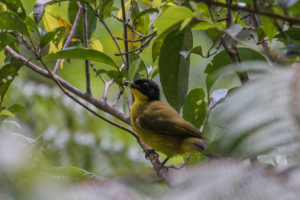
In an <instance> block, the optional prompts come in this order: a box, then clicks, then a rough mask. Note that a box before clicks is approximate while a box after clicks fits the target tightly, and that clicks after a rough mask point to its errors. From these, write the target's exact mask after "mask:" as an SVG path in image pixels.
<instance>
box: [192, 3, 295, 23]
mask: <svg viewBox="0 0 300 200" xmlns="http://www.w3.org/2000/svg"><path fill="white" fill-rule="evenodd" d="M196 2H204V3H206V4H207V5H214V6H220V7H224V8H230V9H231V10H234V11H236V10H240V11H246V12H250V13H255V14H258V15H263V16H267V17H272V18H276V19H281V20H284V21H288V22H290V23H298V24H299V23H300V19H299V18H295V17H290V16H285V15H279V14H276V13H271V12H265V11H262V10H258V9H255V8H249V7H241V6H237V5H233V4H224V3H220V2H217V1H212V0H197V1H196Z"/></svg>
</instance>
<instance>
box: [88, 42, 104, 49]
mask: <svg viewBox="0 0 300 200" xmlns="http://www.w3.org/2000/svg"><path fill="white" fill-rule="evenodd" d="M89 47H90V48H92V49H95V50H97V51H100V52H103V45H102V43H101V42H100V40H98V39H90V40H89Z"/></svg>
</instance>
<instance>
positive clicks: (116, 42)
mask: <svg viewBox="0 0 300 200" xmlns="http://www.w3.org/2000/svg"><path fill="white" fill-rule="evenodd" d="M96 15H97V16H98V19H99V21H100V22H101V23H102V25H103V26H104V28H105V29H106V31H107V32H108V34H109V35H110V37H111V38H112V39H113V41H114V42H115V45H116V47H117V49H118V51H119V53H120V54H123V51H122V49H121V47H120V45H119V43H118V40H117V38H116V37H115V36H114V35H113V33H112V32H111V30H110V29H109V27H108V26H107V24H106V23H105V21H104V19H103V18H102V17H101V16H100V15H99V14H97V13H96ZM121 58H122V61H123V63H126V59H125V57H124V56H123V55H122V56H121Z"/></svg>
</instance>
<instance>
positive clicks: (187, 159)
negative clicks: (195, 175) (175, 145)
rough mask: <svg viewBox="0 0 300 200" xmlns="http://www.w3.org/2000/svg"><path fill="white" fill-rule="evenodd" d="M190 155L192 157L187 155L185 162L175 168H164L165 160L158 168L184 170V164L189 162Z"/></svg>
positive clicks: (169, 166) (168, 166)
mask: <svg viewBox="0 0 300 200" xmlns="http://www.w3.org/2000/svg"><path fill="white" fill-rule="evenodd" d="M192 155H193V154H191V153H190V154H189V155H188V157H187V158H186V160H185V161H184V162H183V163H182V164H181V165H179V166H175V165H167V166H164V164H165V163H166V162H167V160H165V161H164V162H163V163H162V164H161V166H160V167H166V168H168V169H176V170H179V169H182V168H184V167H185V166H186V164H187V163H188V162H189V160H190V158H191V156H192Z"/></svg>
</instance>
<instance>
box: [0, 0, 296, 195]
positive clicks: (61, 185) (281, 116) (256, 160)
mask: <svg viewBox="0 0 300 200" xmlns="http://www.w3.org/2000/svg"><path fill="white" fill-rule="evenodd" d="M121 2H122V1H117V0H114V1H113V0H80V1H78V2H77V1H74V0H72V1H69V0H37V1H35V0H11V1H8V0H0V29H1V33H0V64H1V65H2V66H1V68H0V82H1V85H0V199H4V200H6V199H8V200H11V199H17V200H18V199H22V200H23V199H25V200H27V199H28V200H29V199H199V198H201V199H298V198H299V194H298V193H299V187H300V185H299V180H300V177H299V170H298V169H299V166H300V160H299V155H300V151H299V146H300V140H299V138H300V137H299V133H300V129H299V123H300V114H299V113H300V104H299V103H300V101H299V94H300V89H299V88H300V87H299V86H300V83H299V79H300V71H299V61H300V59H299V56H300V37H299V35H300V28H299V26H300V20H299V17H300V1H296V0H274V1H251V0H241V1H235V0H234V1H232V5H231V6H232V8H233V9H232V10H231V9H229V8H228V5H227V4H229V3H230V2H231V1H200V0H194V1H192V0H185V1H184V0H183V1H175V0H136V1H133V0H128V1H125V3H124V9H125V11H126V15H127V16H126V17H127V19H128V22H126V23H128V26H127V27H126V28H127V32H128V37H127V42H128V49H129V51H130V52H131V53H130V55H129V56H128V57H129V63H130V69H129V70H128V71H126V69H125V68H124V63H123V59H122V58H121V56H120V55H116V54H120V53H121V52H120V51H119V50H118V47H117V45H116V41H118V44H119V46H120V49H122V51H123V52H124V44H125V43H126V41H125V42H124V38H123V37H124V35H123V31H124V30H123V25H124V21H122V20H123V19H122V16H123V15H122V14H123V13H122V8H121V7H122V5H121ZM208 2H209V3H208ZM78 3H80V4H81V5H82V4H86V6H87V10H86V14H87V24H88V26H87V38H88V45H87V46H88V48H83V47H82V46H83V43H84V37H83V36H84V35H85V33H84V27H83V24H84V23H83V19H82V17H81V18H80V19H79V21H78V26H77V27H76V29H75V34H74V36H73V37H72V38H70V44H69V45H68V48H65V49H62V47H63V45H64V44H65V43H66V41H67V39H68V36H69V35H70V33H71V30H72V27H73V24H74V21H75V18H76V16H77V14H78V11H79V9H80V6H78ZM226 3H227V4H226ZM215 5H217V6H215ZM236 7H240V9H241V10H243V11H239V9H234V8H236ZM249 9H250V10H251V9H254V13H258V14H259V15H255V14H251V13H249V12H248V11H249ZM255 9H258V10H259V12H258V11H257V10H255ZM247 10H248V11H247ZM230 17H232V18H230ZM283 19H284V20H283ZM126 23H125V25H126ZM125 30H126V29H125ZM122 38H123V39H122ZM125 40H126V39H125ZM7 45H8V46H9V47H10V48H11V49H12V50H14V51H15V52H16V53H18V54H20V55H22V56H24V57H26V58H27V59H29V60H28V61H30V62H33V63H35V64H37V65H39V66H42V65H41V62H40V57H41V58H43V59H44V60H45V61H46V64H47V65H48V66H50V68H51V69H52V70H53V69H54V66H55V60H57V59H64V60H63V62H61V64H60V68H59V69H58V73H57V74H58V75H59V76H60V77H61V78H62V79H64V80H65V81H67V82H69V83H70V84H72V85H74V86H75V87H76V88H78V89H79V90H81V91H85V89H86V86H85V84H86V82H85V77H84V75H85V69H84V67H83V66H84V61H85V60H89V61H91V62H92V63H93V64H94V65H93V66H94V71H92V70H91V90H92V95H93V96H94V97H95V98H96V99H100V98H102V97H103V91H104V90H105V87H106V86H107V85H105V82H103V81H102V80H101V79H105V80H106V83H107V82H109V81H112V80H113V82H112V85H111V87H110V89H109V92H108V96H107V99H108V100H107V102H108V104H109V105H113V106H115V108H116V109H117V110H118V111H121V112H123V113H124V114H125V115H127V116H128V113H129V107H130V104H131V101H132V98H131V95H130V92H129V90H128V88H125V86H124V81H125V80H129V81H132V80H136V79H140V78H150V79H154V80H155V81H157V82H160V83H161V84H160V85H161V87H162V93H163V94H162V96H163V97H162V99H163V101H164V102H166V103H168V104H169V105H170V106H172V107H173V108H174V109H176V110H177V111H178V112H182V115H183V117H184V118H185V119H186V120H187V121H189V122H191V123H192V124H194V125H195V126H196V127H197V128H199V129H201V130H202V131H203V133H204V134H205V136H206V137H207V139H208V147H207V149H206V153H209V154H213V155H214V156H215V157H222V158H223V159H219V160H216V161H214V160H213V161H211V160H209V159H208V158H206V156H205V155H202V154H200V153H198V154H195V155H193V156H192V158H191V160H190V162H189V164H188V166H187V167H186V168H185V169H182V170H179V171H174V170H171V169H170V170H169V172H170V179H171V182H172V184H171V186H172V187H171V189H169V188H168V187H167V186H166V184H165V183H163V182H162V181H161V180H160V179H159V177H157V176H156V174H155V171H154V170H153V169H152V167H151V165H150V163H149V162H148V161H147V160H146V159H145V158H144V155H143V153H142V150H141V149H140V147H139V146H138V144H137V142H136V140H135V138H134V137H132V136H131V135H130V134H128V133H127V132H125V131H123V130H121V129H119V128H117V127H113V126H111V125H109V124H107V123H106V122H104V121H102V120H100V119H98V118H95V116H93V115H91V114H90V113H88V112H87V111H86V110H85V109H84V108H82V107H81V106H80V105H78V104H77V103H76V102H74V101H72V100H71V99H70V98H68V97H67V96H66V95H64V94H63V93H62V92H61V91H60V90H59V88H58V87H57V86H55V84H54V82H50V81H49V80H48V79H47V78H45V77H42V76H40V75H39V74H37V73H35V72H33V71H32V70H30V69H28V68H26V67H25V66H23V67H22V65H26V64H27V62H26V63H21V62H19V61H17V60H16V58H15V57H13V56H12V55H11V54H9V53H8V52H7V51H5V48H6V46H7ZM124 57H125V56H124ZM99 77H100V78H99ZM101 100H103V99H101ZM86 105H88V106H89V107H90V108H91V109H93V110H95V111H97V109H96V108H95V107H93V106H91V105H89V104H88V103H87V104H86ZM97 112H98V111H97ZM99 113H101V115H103V116H105V117H107V118H109V119H110V120H112V121H114V122H117V123H120V124H122V123H123V122H122V121H121V120H120V119H116V118H113V117H112V116H110V115H109V114H108V113H106V112H105V111H99ZM186 157H187V155H183V156H178V157H175V158H172V159H171V161H170V163H172V164H179V163H182V162H183V160H184V159H185V158H186ZM164 158H165V156H164V155H160V159H161V160H162V159H164ZM224 158H227V159H224Z"/></svg>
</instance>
